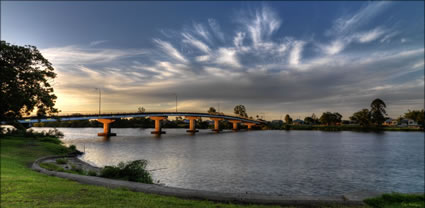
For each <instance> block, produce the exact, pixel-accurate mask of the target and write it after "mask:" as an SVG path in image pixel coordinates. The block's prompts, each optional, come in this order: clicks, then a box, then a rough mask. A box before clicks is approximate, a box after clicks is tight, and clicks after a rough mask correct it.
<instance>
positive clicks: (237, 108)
mask: <svg viewBox="0 0 425 208" xmlns="http://www.w3.org/2000/svg"><path fill="white" fill-rule="evenodd" d="M233 111H234V113H235V114H236V115H240V116H242V117H245V118H248V114H247V113H246V108H245V106H244V105H237V106H235V108H234V109H233Z"/></svg>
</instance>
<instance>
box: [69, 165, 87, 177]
mask: <svg viewBox="0 0 425 208" xmlns="http://www.w3.org/2000/svg"><path fill="white" fill-rule="evenodd" d="M71 170H72V171H73V172H75V173H77V174H80V175H85V172H84V170H83V169H82V168H81V167H77V166H75V165H71Z"/></svg>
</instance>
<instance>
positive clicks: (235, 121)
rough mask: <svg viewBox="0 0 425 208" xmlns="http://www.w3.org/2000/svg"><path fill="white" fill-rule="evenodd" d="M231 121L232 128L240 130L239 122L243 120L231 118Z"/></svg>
mask: <svg viewBox="0 0 425 208" xmlns="http://www.w3.org/2000/svg"><path fill="white" fill-rule="evenodd" d="M229 122H230V123H232V124H233V129H232V130H233V131H239V128H238V123H240V122H241V121H238V120H229Z"/></svg>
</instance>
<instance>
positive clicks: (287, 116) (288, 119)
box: [285, 114, 292, 124]
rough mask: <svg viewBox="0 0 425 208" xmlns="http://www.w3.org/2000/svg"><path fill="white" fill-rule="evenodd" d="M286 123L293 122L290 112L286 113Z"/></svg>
mask: <svg viewBox="0 0 425 208" xmlns="http://www.w3.org/2000/svg"><path fill="white" fill-rule="evenodd" d="M285 123H286V124H292V118H291V116H290V115H289V114H286V116H285Z"/></svg>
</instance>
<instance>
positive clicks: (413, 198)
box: [364, 193, 425, 208]
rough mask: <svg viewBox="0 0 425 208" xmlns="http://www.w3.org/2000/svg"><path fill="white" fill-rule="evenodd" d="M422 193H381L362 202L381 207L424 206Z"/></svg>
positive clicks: (377, 207) (424, 198)
mask: <svg viewBox="0 0 425 208" xmlns="http://www.w3.org/2000/svg"><path fill="white" fill-rule="evenodd" d="M424 200H425V197H424V194H401V193H392V194H383V195H382V196H379V197H375V198H370V199H365V200H364V202H365V203H366V204H367V205H369V206H371V207H376V208H381V207H424V205H425V203H424Z"/></svg>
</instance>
